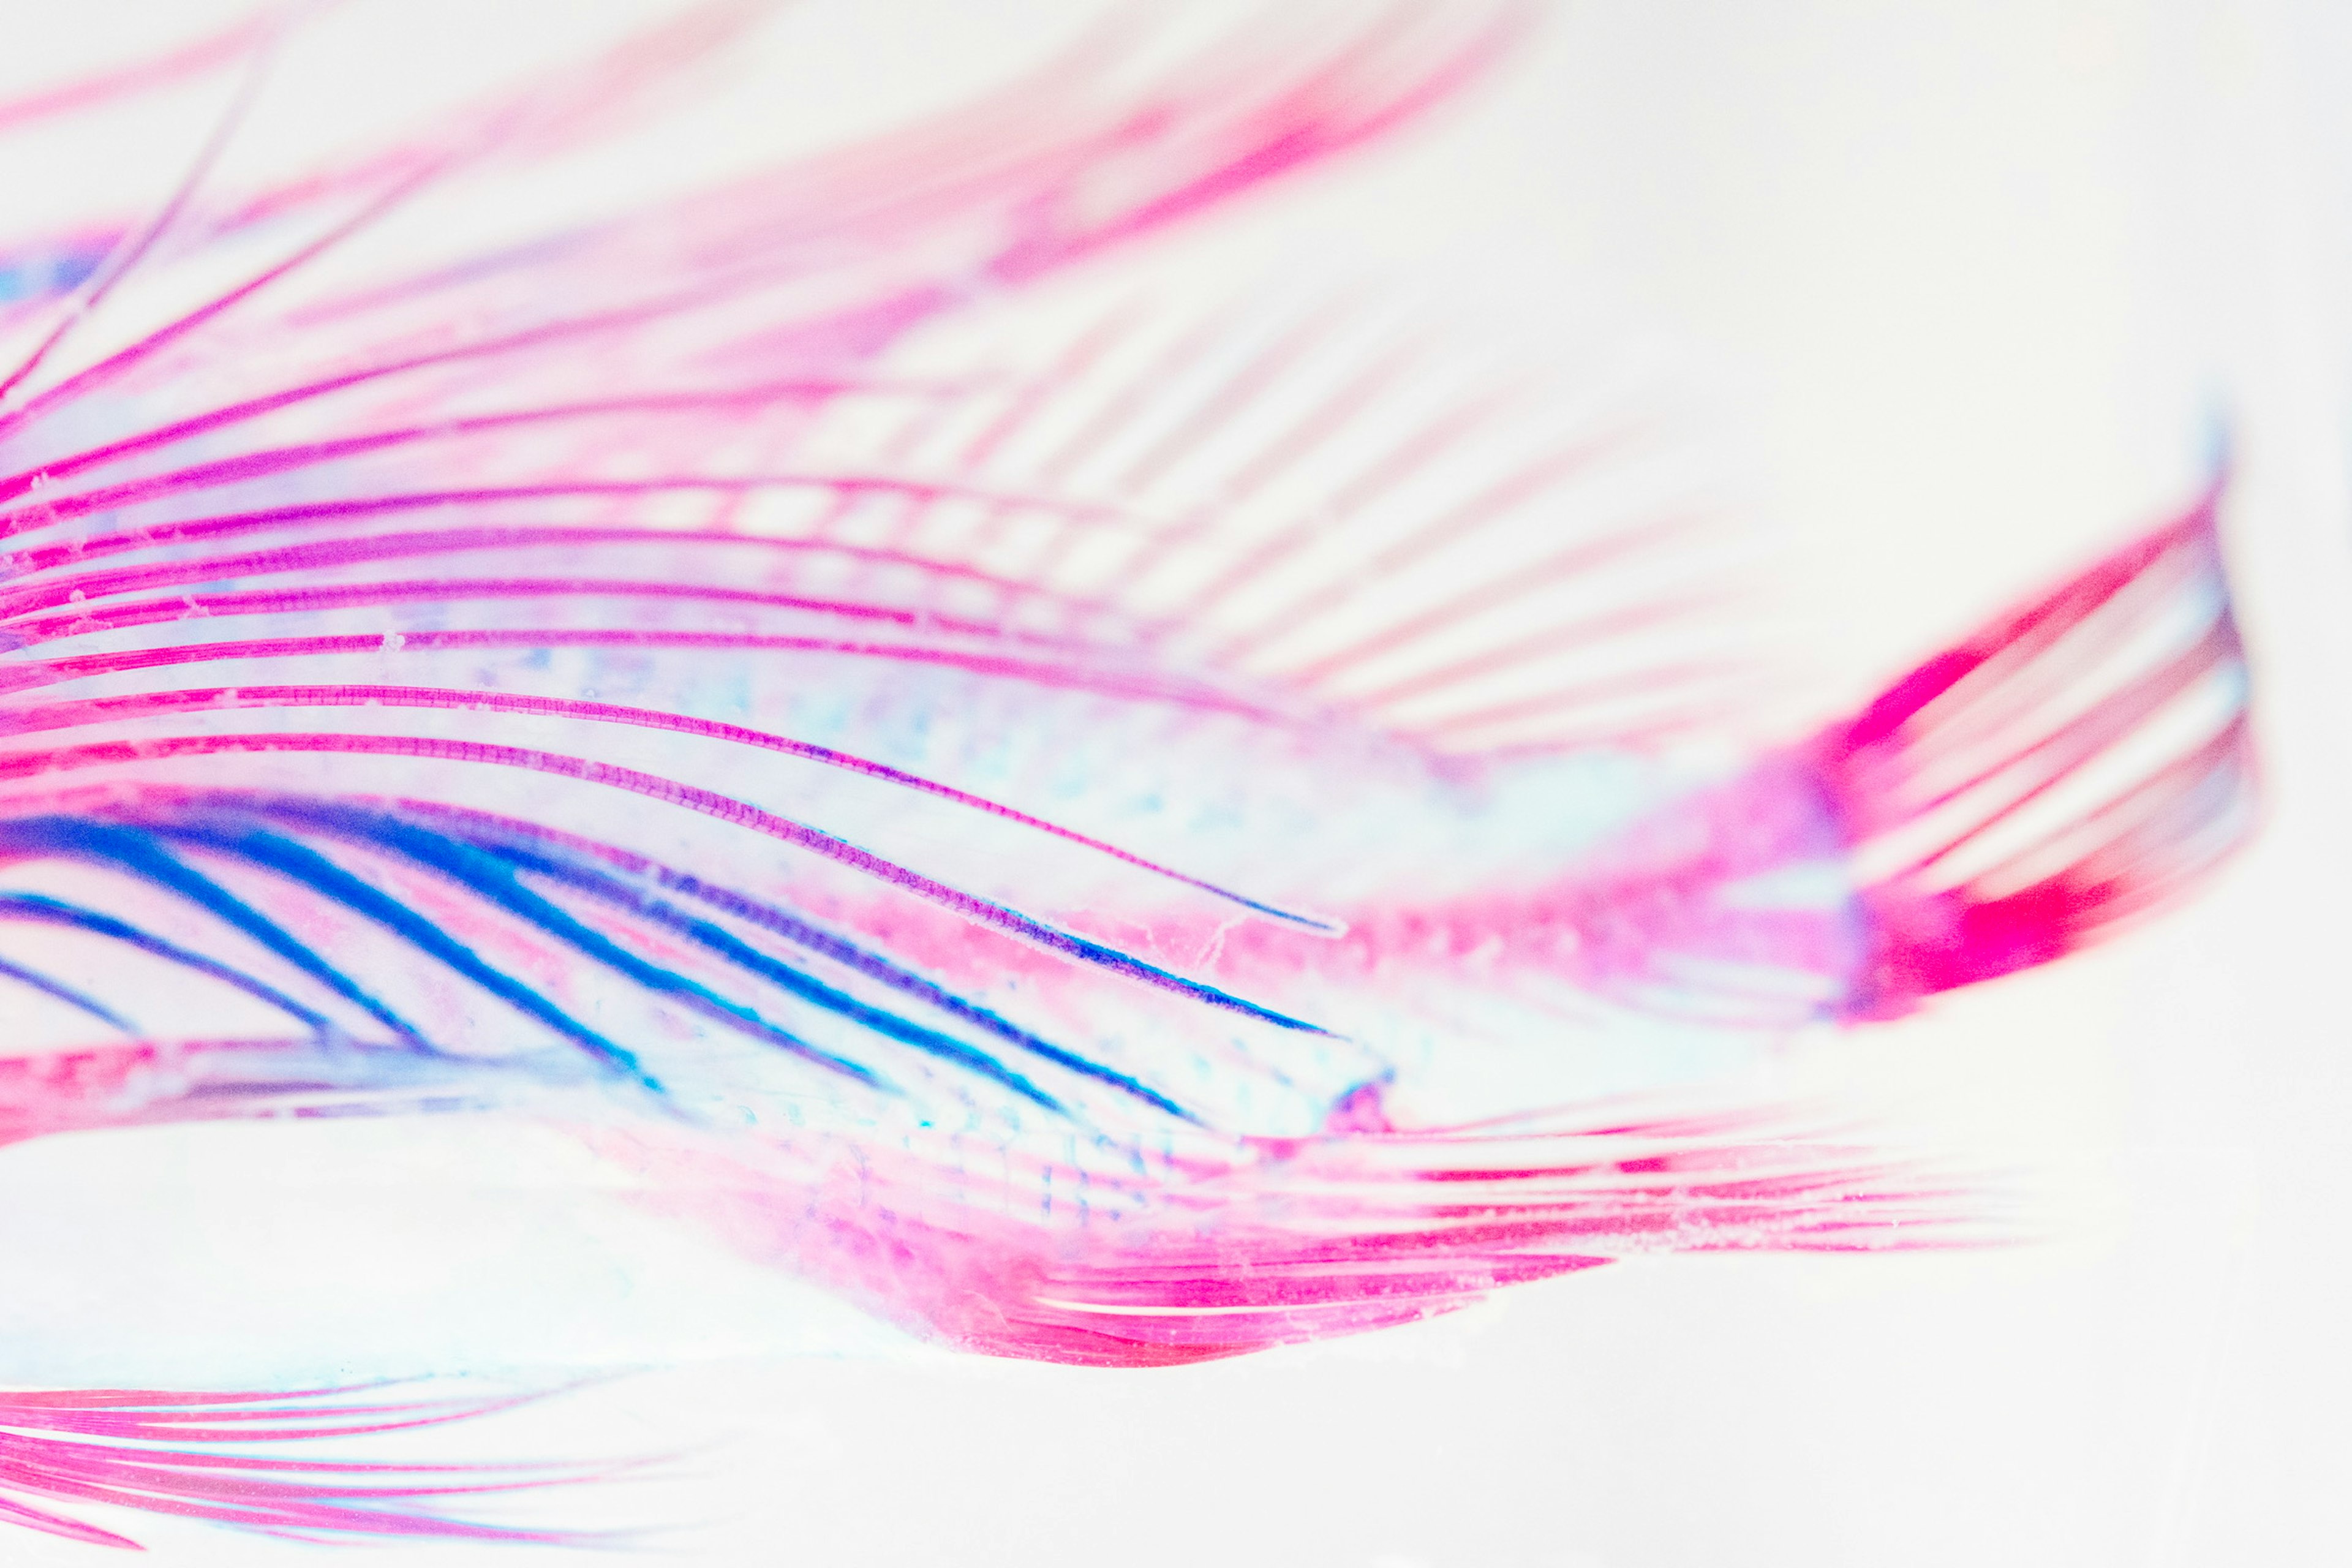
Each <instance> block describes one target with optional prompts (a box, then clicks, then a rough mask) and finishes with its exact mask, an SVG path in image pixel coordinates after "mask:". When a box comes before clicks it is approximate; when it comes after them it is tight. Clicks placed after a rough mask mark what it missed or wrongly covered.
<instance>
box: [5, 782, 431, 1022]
mask: <svg viewBox="0 0 2352 1568" xmlns="http://www.w3.org/2000/svg"><path fill="white" fill-rule="evenodd" d="M0 849H12V850H16V852H18V853H23V852H25V851H28V850H30V851H44V850H46V851H47V852H48V853H51V854H58V855H65V856H68V857H71V858H76V859H81V860H95V861H100V862H105V863H110V864H112V865H114V866H117V867H119V868H121V869H122V870H125V871H128V872H130V873H131V875H133V876H136V877H140V878H142V879H145V880H147V881H149V882H152V883H154V884H155V885H156V886H158V887H161V888H164V889H168V890H170V891H172V892H174V893H177V894H178V895H180V897H182V898H184V899H186V900H188V901H189V902H191V903H193V904H195V905H196V906H198V907H199V908H201V909H205V910H209V911H211V912H212V913H213V914H215V915H216V916H218V917H219V918H220V919H221V920H223V921H226V923H228V924H229V925H231V926H233V927H235V928H236V930H238V931H242V932H244V933H245V934H246V935H247V936H248V937H251V938H252V939H253V940H254V941H256V942H259V943H260V944H261V945H262V946H264V947H266V948H268V950H269V951H270V952H274V953H276V954H277V955H278V957H280V958H282V959H284V960H286V962H288V963H290V964H292V965H294V967H295V968H297V969H299V970H300V971H301V972H302V973H305V974H308V975H309V976H310V977H311V978H312V979H314V980H316V981H319V982H320V984H324V985H325V986H326V987H327V988H328V989H329V990H331V991H332V992H334V993H335V994H336V995H338V996H341V997H342V998H343V999H344V1000H345V1001H347V1002H350V1003H352V1004H353V1005H356V1006H358V1007H360V1008H362V1009H363V1010H364V1011H365V1012H366V1013H367V1014H368V1016H371V1017H373V1018H374V1019H375V1020H376V1021H377V1022H378V1023H380V1024H382V1025H383V1026H384V1027H386V1028H388V1029H390V1030H391V1031H392V1032H393V1033H394V1034H395V1035H398V1036H399V1037H401V1038H402V1039H404V1040H405V1041H407V1042H409V1043H410V1044H412V1045H422V1044H423V1043H424V1036H423V1035H422V1034H421V1033H420V1032H419V1031H418V1030H417V1029H416V1027H415V1026H414V1025H412V1024H410V1023H409V1022H408V1021H407V1020H406V1019H404V1018H403V1017H402V1016H400V1015H399V1014H397V1013H395V1012H394V1011H393V1010H392V1009H391V1008H390V1007H388V1006H386V1005H383V1003H382V1002H379V1001H378V1000H376V999H375V997H373V995H370V994H368V992H367V991H366V990H364V989H363V988H362V986H361V985H360V984H359V983H358V982H357V981H355V980H353V979H352V977H351V976H350V975H348V974H345V973H343V972H342V971H341V970H340V969H338V968H336V967H335V966H334V965H333V964H331V963H328V962H327V961H326V960H325V959H323V958H321V957H320V956H319V954H318V952H316V951H315V950H314V949H312V948H311V947H310V945H309V944H307V943H305V942H301V941H299V940H298V939H297V938H296V937H295V936H294V935H293V933H292V932H290V931H287V930H286V928H285V927H283V926H281V925H279V924H278V922H277V921H273V920H271V919H269V918H268V916H267V915H264V914H263V913H262V912H261V911H260V910H257V909H255V908H253V906H252V905H250V904H248V903H247V902H246V901H245V900H242V899H240V898H238V897H237V896H236V894H234V893H232V892H230V891H229V890H228V889H226V888H224V887H222V886H221V885H220V884H219V883H217V882H215V881H214V880H213V879H211V878H209V877H207V876H205V874H204V873H203V872H201V871H198V870H196V869H195V868H194V867H191V866H189V865H186V864H185V863H184V862H182V861H181V860H179V859H178V858H175V857H173V856H172V855H171V854H169V853H167V852H166V851H165V850H164V849H163V847H161V846H160V845H158V844H157V843H156V840H155V836H154V835H153V834H152V833H150V832H147V831H146V830H144V829H142V828H137V827H130V826H121V825H119V824H114V823H106V822H93V821H89V820H86V819H80V818H75V817H66V816H47V817H27V818H25V819H23V820H21V821H17V822H11V823H6V824H0ZM311 1016H313V1017H317V1015H311ZM325 1023H326V1020H325V1019H324V1018H323V1017H320V1019H319V1026H325Z"/></svg>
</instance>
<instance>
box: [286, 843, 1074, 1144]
mask: <svg viewBox="0 0 2352 1568" xmlns="http://www.w3.org/2000/svg"><path fill="white" fill-rule="evenodd" d="M271 815H276V816H280V817H281V818H282V817H286V816H294V817H298V818H299V819H300V820H301V821H303V822H304V823H305V824H306V825H308V826H312V827H315V828H320V829H323V830H324V831H327V832H331V833H333V834H336V835H337V836H338V837H344V838H348V839H352V840H354V841H357V842H361V843H364V844H368V845H371V846H373V847H378V848H382V849H385V850H389V851H391V852H393V853H394V854H398V855H400V856H402V857H403V858H406V859H409V860H411V861H413V862H415V863H416V864H418V865H422V866H425V867H427V868H430V869H432V870H434V871H436V872H438V873H439V874H441V875H443V876H446V877H448V878H450V879H452V880H455V881H457V882H459V883H460V884H462V885H463V886H465V887H467V888H468V889H471V890H473V891H474V892H476V893H478V894H479V895H481V896H482V897H484V898H485V899H488V900H490V901H491V902H493V903H495V904H497V905H498V906H499V908H501V909H504V910H507V911H508V912H509V913H511V914H514V915H517V916H520V918H522V919H524V920H527V921H530V922H531V923H532V924H533V925H536V926H538V927H539V928H540V929H541V930H542V931H547V932H548V933H549V934H551V935H553V936H555V937H557V938H559V939H560V940H562V941H563V942H567V943H568V944H570V945H571V946H572V947H573V948H575V949H576V950H578V951H579V952H582V953H583V954H584V955H586V956H587V957H589V958H591V959H593V960H595V961H596V962H598V963H603V964H604V965H605V966H606V967H607V968H610V969H612V970H614V972H615V973H620V974H623V975H625V976H626V977H627V978H628V979H630V980H632V981H635V983H636V984H640V985H643V986H645V987H646V989H647V990H649V991H654V992H657V993H661V994H667V995H670V996H672V997H676V998H678V999H680V1000H682V1001H684V1002H686V1003H687V1004H688V1005H693V1006H696V1007H697V1008H698V1010H700V1011H703V1012H705V1013H706V1014H707V1015H715V1016H719V1021H720V1022H722V1023H725V1024H727V1025H729V1026H730V1027H734V1028H736V1029H739V1030H740V1031H742V1032H745V1033H748V1034H751V1035H753V1036H755V1037H758V1038H761V1039H762V1040H764V1041H766V1042H767V1043H769V1044H771V1045H776V1046H779V1047H782V1048H784V1049H787V1050H789V1051H791V1052H792V1053H793V1055H796V1056H799V1057H802V1058H804V1059H807V1060H809V1061H812V1062H814V1063H815V1064H816V1065H818V1066H820V1067H823V1068H827V1069H830V1070H832V1071H835V1072H838V1073H842V1074H844V1075H845V1076H848V1077H850V1078H854V1079H857V1080H858V1081H860V1082H862V1083H866V1084H867V1085H869V1086H871V1087H875V1088H887V1087H888V1086H887V1085H886V1084H885V1083H884V1082H883V1081H882V1080H881V1079H879V1078H877V1076H876V1074H875V1073H874V1072H873V1071H872V1069H870V1068H866V1067H864V1066H862V1065H860V1064H858V1063H856V1062H853V1061H849V1060H846V1059H845V1058H841V1057H838V1056H835V1055H834V1054H833V1053H831V1052H828V1051H824V1050H821V1049H819V1048H818V1047H814V1046H813V1045H810V1044H809V1043H807V1042H806V1041H803V1040H802V1039H800V1038H799V1037H796V1036H793V1035H792V1034H790V1033H789V1032H787V1031H785V1030H783V1029H781V1028H779V1027H778V1026H775V1025H774V1024H772V1023H771V1022H769V1021H768V1020H766V1019H764V1018H762V1017H761V1016H760V1015H759V1013H758V1012H756V1011H755V1010H753V1009H752V1008H750V1007H748V1006H745V1005H741V1004H740V1003H737V1002H733V1001H730V1000H729V999H728V998H726V997H724V996H721V995H720V994H718V993H717V992H715V991H712V990H711V989H709V987H708V986H705V985H702V984H698V983H697V982H695V981H692V980H689V979H688V978H686V977H685V976H684V975H681V974H679V973H677V972H676V971H674V970H670V969H666V968H664V967H662V966H661V965H659V964H656V963H650V962H648V961H647V960H646V959H644V958H641V957H639V956H638V955H636V954H635V953H632V952H628V951H627V950H626V949H625V948H623V947H621V946H620V945H619V944H618V943H617V942H614V941H613V940H612V939H611V938H610V937H607V936H605V935H604V933H602V932H601V931H595V930H593V928H591V927H589V926H587V925H585V924H583V923H582V922H581V921H578V920H576V919H574V918H573V917H572V916H571V915H570V914H568V913H566V912H565V911H564V910H562V909H561V908H559V907H558V906H557V905H555V904H553V903H551V902H550V901H549V900H546V899H543V898H541V897H540V896H539V895H538V894H536V893H533V892H531V891H530V889H527V888H525V887H523V886H522V885H521V884H520V883H519V882H518V881H517V880H516V879H515V872H516V870H517V869H518V868H525V869H530V870H536V871H541V872H543V873H545V874H548V875H551V876H554V877H557V878H559V879H562V880H565V881H567V882H570V883H572V885H575V886H578V887H580V888H581V889H582V890H583V891H585V892H588V893H590V894H591V895H592V896H594V897H597V898H599V899H601V900H603V901H604V902H606V903H608V904H611V905H614V907H618V908H624V909H627V910H630V912H632V913H635V914H638V915H640V916H642V917H644V918H646V919H647V920H650V921H654V922H655V923H656V924H659V925H662V926H663V927H665V928H666V929H669V930H673V931H677V932H679V933H680V934H682V935H685V936H688V937H689V938H691V939H692V940H693V941H695V942H697V943H698V944H699V945H701V946H703V947H705V948H706V949H708V950H709V951H711V952H717V953H719V955H720V956H722V957H724V958H726V959H728V960H729V961H730V963H734V964H735V965H736V966H737V967H739V968H741V969H744V970H746V971H747V972H749V973H755V974H758V975H760V976H761V978H763V979H766V980H768V981H770V982H772V983H773V984H776V985H778V986H779V987H781V988H782V989H783V990H785V991H787V992H789V993H790V994H793V995H795V996H797V997H799V998H800V999H802V1000H803V1001H806V1002H809V1003H812V1004H813V1005H816V1006H819V1007H822V1008H824V1010H825V1011H827V1012H830V1013H834V1014H836V1015H838V1016H843V1017H845V1018H847V1019H849V1020H850V1021H851V1022H853V1023H855V1024H857V1025H860V1026H863V1027H865V1028H867V1029H870V1030H872V1031H873V1032H875V1033H877V1034H879V1035H882V1036H884V1037H887V1038H890V1039H895V1040H898V1041H899V1042H901V1043H903V1044H907V1045H912V1046H915V1047H918V1048H919V1049H921V1050H924V1051H926V1052H929V1054H931V1055H933V1056H936V1057H939V1058H942V1059H945V1060H948V1061H950V1062H952V1063H954V1064H955V1065H957V1066H959V1067H961V1068H966V1069H968V1070H970V1071H972V1072H975V1073H978V1074H980V1075H981V1076H982V1077H985V1078H988V1079H992V1080H993V1081H995V1082H997V1083H999V1084H1001V1085H1003V1087H1005V1088H1007V1089H1012V1090H1013V1092H1014V1093H1016V1094H1019V1095H1021V1096H1022V1097H1023V1098H1024V1099H1026V1100H1032V1101H1034V1103H1036V1104H1038V1105H1040V1106H1042V1107H1044V1108H1045V1109H1046V1110H1055V1111H1060V1110H1063V1109H1064V1108H1063V1106H1062V1105H1061V1103H1060V1102H1059V1101H1057V1100H1055V1099H1054V1098H1053V1097H1052V1096H1051V1095H1049V1094H1047V1093H1045V1091H1044V1090H1043V1089H1039V1088H1037V1087H1036V1086H1035V1085H1034V1084H1033V1083H1031V1082H1030V1081H1029V1080H1028V1079H1025V1078H1024V1077H1022V1076H1021V1075H1020V1074H1018V1073H1016V1072H1014V1071H1013V1070H1012V1069H1010V1068H1007V1067H1005V1066H1004V1065H1003V1063H1002V1062H999V1061H997V1060H996V1059H995V1058H992V1057H990V1056H988V1055H987V1054H986V1053H984V1052H982V1051H978V1050H975V1049H974V1048H973V1047H971V1046H970V1045H968V1044H966V1043H965V1042H963V1041H961V1040H959V1039H956V1038H955V1037H952V1036H950V1035H946V1034H942V1033H940V1031H938V1030H936V1029H929V1028H926V1027H924V1026H921V1025H919V1024H916V1023H913V1022H911V1021H910V1020H908V1019H905V1018H901V1017H899V1016H897V1015H896V1014H892V1013H889V1012H887V1011H886V1010H884V1009H881V1008H878V1007H874V1006H871V1005H867V1004H866V1003H862V1002H859V1001H858V1000H857V999H856V998H855V997H853V996H850V995H848V994H845V993H843V992H840V991H837V990H835V989H834V988H833V987H831V986H828V985H825V984H824V983H823V982H821V981H819V980H817V979H815V978H814V976H812V975H809V974H806V973H803V972H802V971H799V970H796V969H793V968H792V967H791V966H789V965H787V964H784V963H781V962H779V961H777V960H776V959H774V958H773V957H772V956H770V955H768V954H766V953H762V952H759V951H758V950H757V949H755V948H752V947H751V946H750V945H749V944H748V943H744V942H740V940H739V939H737V938H735V937H734V936H732V934H731V933H729V932H727V931H722V930H720V929H719V927H717V926H714V925H712V924H710V923H709V921H697V920H694V919H693V918H692V917H690V916H688V915H686V914H684V913H683V912H682V911H679V910H676V909H675V908H673V907H672V906H669V905H667V904H665V903H663V902H661V901H660V900H649V899H646V897H645V896H644V895H643V894H642V893H640V892H637V891H636V890H635V889H629V888H627V887H626V886H625V885H624V884H622V883H619V882H617V881H614V880H613V879H607V878H600V877H598V876H597V875H596V874H594V873H593V872H584V871H579V870H577V868H569V867H565V866H563V865H562V863H561V862H560V861H556V860H552V859H548V858H544V857H526V856H522V855H513V856H509V855H502V854H499V853H498V852H497V851H495V850H494V849H492V848H490V847H484V846H480V845H477V844H473V843H469V842H467V841H466V840H464V839H461V838H457V837H450V836H448V835H446V834H443V833H440V832H437V831H436V830H434V829H431V828H426V827H423V826H418V825H416V824H414V823H410V822H405V821H403V820H401V819H400V818H398V817H397V816H389V815H384V814H381V813H374V812H366V811H360V810H353V809H351V808H346V807H341V806H335V805H327V804H313V805H304V806H301V807H299V808H295V807H290V806H288V805H282V804H281V805H279V806H278V807H277V809H276V810H275V811H274V812H272V813H271ZM263 837H271V838H274V837H275V836H274V835H265V836H263ZM278 842H280V843H286V842H288V841H285V840H282V839H281V840H278ZM303 853H305V854H309V853H310V851H307V850H306V851H303ZM322 863H323V862H322ZM345 875H348V873H345ZM355 880H356V879H354V881H355ZM358 886H359V888H360V889H361V890H362V891H363V892H365V893H366V894H368V895H370V896H371V897H373V899H375V900H382V899H383V895H381V894H380V893H375V892H374V890H373V889H366V888H365V885H364V884H358ZM321 890H322V891H325V890H327V889H321ZM331 896H337V897H341V896H342V895H341V893H335V894H333V895H331ZM393 908H394V909H397V908H398V906H396V905H394V906H393ZM363 912H365V911H363ZM401 913H402V914H403V915H404V916H405V920H404V921H403V922H402V923H401V924H400V925H399V926H398V927H397V928H396V929H397V930H398V932H399V934H401V935H403V936H404V937H407V938H409V940H411V941H412V942H416V944H417V945H418V946H420V947H425V946H426V945H427V942H426V940H425V939H430V941H431V942H433V943H434V944H435V947H436V948H456V949H457V951H458V952H464V953H465V954H466V956H467V960H468V961H469V962H470V963H473V964H475V965H479V960H478V959H476V958H474V957H473V955H472V954H471V952H470V950H467V949H463V948H462V947H459V946H458V945H457V944H456V943H454V942H452V941H451V939H449V938H448V937H447V936H446V934H445V933H443V932H441V931H438V929H437V928H433V927H430V926H427V925H425V922H422V921H417V920H416V917H415V916H414V915H408V914H406V911H404V910H403V911H401ZM413 927H423V928H424V929H423V931H422V932H418V931H413V930H412V928H413ZM432 950H433V949H428V951H432ZM435 955H436V956H444V955H443V953H442V952H438V951H436V954H435ZM445 962H446V958H445ZM484 967H486V966H484ZM468 973H473V971H472V970H470V969H469V970H468ZM489 973H495V972H494V971H493V972H489ZM499 978H500V979H501V980H504V979H505V977H503V976H500V977H499ZM505 983H506V984H509V985H512V984H515V983H513V982H511V981H506V982H505ZM499 994H505V992H504V991H503V990H501V991H500V993H499ZM583 1043H584V1042H583ZM604 1045H605V1050H604V1051H603V1052H600V1053H599V1054H603V1055H607V1056H610V1055H612V1054H613V1053H615V1052H619V1049H620V1048H619V1047H614V1046H611V1045H610V1043H609V1042H604ZM621 1054H622V1055H624V1056H625V1055H626V1053H621ZM628 1068H629V1070H630V1071H631V1072H632V1073H633V1074H635V1075H636V1076H639V1077H640V1078H645V1074H644V1071H643V1069H642V1068H639V1067H638V1065H637V1064H636V1062H635V1058H634V1057H629V1058H628ZM646 1082H648V1083H649V1084H650V1083H651V1082H652V1080H651V1079H646ZM656 1087H657V1086H656Z"/></svg>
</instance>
